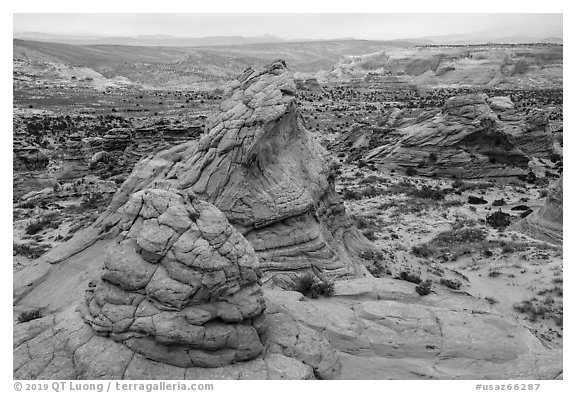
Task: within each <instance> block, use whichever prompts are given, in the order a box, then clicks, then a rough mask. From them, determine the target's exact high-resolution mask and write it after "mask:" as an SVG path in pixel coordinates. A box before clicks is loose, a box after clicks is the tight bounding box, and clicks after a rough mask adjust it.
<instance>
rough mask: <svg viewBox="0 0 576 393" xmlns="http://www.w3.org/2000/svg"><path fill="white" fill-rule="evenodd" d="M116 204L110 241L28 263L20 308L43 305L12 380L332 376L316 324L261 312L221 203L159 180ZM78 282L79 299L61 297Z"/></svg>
mask: <svg viewBox="0 0 576 393" xmlns="http://www.w3.org/2000/svg"><path fill="white" fill-rule="evenodd" d="M122 211H123V217H122V220H121V222H120V223H119V224H118V229H120V230H122V232H121V233H119V234H118V236H116V239H111V240H104V241H100V242H98V243H96V244H95V245H91V246H89V247H88V248H86V249H85V250H83V251H81V252H79V253H78V254H76V255H70V256H68V257H67V259H66V260H65V261H63V262H61V263H60V264H58V265H56V266H57V268H56V267H55V266H54V268H52V269H49V270H48V271H41V272H39V273H38V274H37V275H36V276H39V278H36V276H33V275H32V274H31V273H32V271H31V270H30V271H27V272H28V274H29V275H30V277H29V278H27V282H29V285H34V286H35V287H34V289H33V290H32V291H31V292H29V293H27V294H25V295H24V297H23V298H21V299H19V301H18V303H17V306H16V307H17V309H20V310H26V309H31V308H41V309H43V310H45V312H49V313H51V314H50V315H48V316H46V317H44V318H41V319H38V320H33V321H30V322H27V323H21V324H18V325H17V326H16V327H15V330H14V376H15V378H19V379H24V378H26V379H53V378H59V379H76V378H79V379H101V378H102V379H166V378H170V379H172V378H174V379H184V378H186V379H315V378H323V379H328V378H336V377H337V376H338V375H339V371H340V363H339V357H338V356H337V354H336V352H335V350H334V349H333V348H332V347H331V346H330V344H329V342H328V341H327V340H326V339H325V338H323V337H321V336H320V335H319V334H318V333H317V332H315V331H313V330H311V329H310V328H308V327H306V326H301V324H300V323H298V322H297V321H295V320H294V319H293V318H290V317H289V316H287V315H284V314H278V313H277V312H276V313H275V314H274V315H273V316H271V318H272V321H271V322H270V323H269V322H267V321H266V317H265V313H264V311H265V304H264V296H263V292H262V290H261V287H260V272H259V268H258V259H257V257H256V254H255V252H254V250H253V249H252V247H251V246H250V244H249V243H248V242H247V241H246V239H244V237H242V235H240V233H238V231H237V230H236V229H234V227H232V226H231V225H230V224H229V223H228V221H227V220H226V217H225V216H224V215H223V214H222V212H220V211H219V210H218V209H216V208H215V207H214V206H212V205H210V204H208V203H207V202H203V201H200V200H199V199H197V197H196V196H195V195H193V194H187V193H185V192H182V191H176V190H161V189H146V190H141V191H139V192H137V193H135V194H134V195H133V196H132V197H131V199H130V201H129V203H128V204H126V205H125V206H124V207H123V209H122ZM94 249H98V250H97V252H96V254H95V253H94V252H93V251H94ZM104 250H106V252H104ZM46 265H48V264H47V263H44V264H43V265H42V264H40V265H39V266H46ZM35 271H36V270H35ZM35 271H34V272H35ZM15 278H18V279H22V278H23V277H20V276H18V277H15ZM24 278H26V277H24ZM86 287H88V290H86ZM79 291H80V293H78V292H79ZM82 291H86V293H85V303H83V304H80V305H72V306H70V299H79V298H81V296H80V295H81V292H82ZM208 369H211V370H214V371H209V370H208Z"/></svg>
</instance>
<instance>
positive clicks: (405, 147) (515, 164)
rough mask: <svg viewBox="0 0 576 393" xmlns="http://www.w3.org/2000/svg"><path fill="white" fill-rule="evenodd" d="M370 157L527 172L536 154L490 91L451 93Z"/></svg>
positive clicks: (448, 168) (482, 172)
mask: <svg viewBox="0 0 576 393" xmlns="http://www.w3.org/2000/svg"><path fill="white" fill-rule="evenodd" d="M391 140H395V141H396V142H395V143H392V144H384V145H382V146H379V147H377V148H375V149H373V150H372V151H370V152H369V153H368V154H367V156H366V160H368V161H370V162H373V163H376V164H385V165H387V166H390V165H392V166H396V167H400V168H405V169H407V168H413V169H415V170H417V172H418V173H419V174H422V175H429V176H431V175H439V176H447V177H450V176H457V177H462V178H482V177H509V176H523V175H526V174H527V173H528V163H529V161H530V158H529V157H528V156H527V155H526V154H525V153H524V152H523V151H521V150H520V149H518V148H517V147H516V146H515V145H514V143H513V142H512V141H511V138H510V136H509V135H508V134H507V133H506V129H505V127H504V125H503V124H502V122H501V121H500V120H499V119H498V117H497V115H496V114H495V113H494V111H493V110H492V109H491V108H490V106H489V105H488V96H487V95H486V94H470V95H464V96H456V97H451V98H450V99H448V100H447V101H446V103H445V104H444V107H443V108H442V111H440V112H438V113H437V114H434V115H433V116H423V117H422V118H420V119H416V121H415V122H414V123H413V124H410V125H407V126H405V127H402V128H399V129H397V130H396V134H395V137H394V138H392V139H391Z"/></svg>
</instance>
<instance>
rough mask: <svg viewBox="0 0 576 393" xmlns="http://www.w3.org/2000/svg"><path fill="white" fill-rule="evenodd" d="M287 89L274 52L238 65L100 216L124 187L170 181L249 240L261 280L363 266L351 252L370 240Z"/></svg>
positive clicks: (114, 218) (119, 202) (348, 273)
mask: <svg viewBox="0 0 576 393" xmlns="http://www.w3.org/2000/svg"><path fill="white" fill-rule="evenodd" d="M295 91H296V87H295V84H294V80H293V78H292V75H291V74H290V73H289V72H288V71H287V69H286V65H285V63H284V62H283V61H276V62H274V63H272V64H270V65H268V66H266V67H264V68H262V69H260V70H258V71H254V70H252V69H248V70H246V71H245V72H244V73H243V74H242V75H241V76H240V77H239V78H238V79H237V80H236V81H234V82H233V83H232V84H231V86H230V87H229V88H228V89H227V90H226V92H225V93H224V99H223V101H222V103H221V104H220V111H219V112H218V113H217V114H216V115H215V116H213V117H212V118H211V119H209V121H208V126H207V130H206V133H205V135H204V136H203V137H202V139H201V140H200V142H198V143H188V144H184V145H181V146H179V147H176V148H173V149H171V150H169V151H165V152H162V153H160V154H158V155H156V156H154V157H148V158H147V159H145V160H143V161H141V162H140V163H139V164H138V165H137V166H136V168H135V169H134V171H133V173H132V174H131V176H130V177H129V178H128V179H127V180H126V182H125V184H124V185H123V186H122V187H121V189H120V190H119V192H118V193H117V194H116V196H115V198H114V200H113V201H112V203H111V205H110V207H109V209H108V210H107V212H106V214H105V215H104V216H103V217H102V218H101V220H100V221H99V222H100V224H103V223H110V224H115V223H117V222H118V220H119V216H118V214H117V212H118V209H119V208H120V207H121V206H123V205H124V204H126V202H127V200H128V196H129V195H130V194H132V193H133V192H134V191H137V190H140V189H143V188H147V187H154V188H166V187H169V188H174V189H180V190H184V191H186V192H193V193H195V194H196V195H198V197H199V198H200V199H202V200H206V201H208V202H210V203H212V204H213V205H214V206H216V207H217V208H218V209H219V210H221V211H222V212H223V213H224V214H225V215H226V217H227V218H228V220H229V221H230V223H231V224H232V225H234V226H235V227H236V228H237V229H238V230H239V231H240V233H241V234H243V235H244V236H245V237H246V239H247V240H248V241H249V242H250V243H251V244H252V246H253V247H254V250H255V251H256V253H257V254H258V257H259V259H260V268H261V270H262V272H263V274H264V279H265V280H267V279H269V278H272V277H274V282H276V283H277V284H279V285H283V286H286V285H289V284H290V282H291V281H292V280H293V278H294V277H295V276H296V275H298V274H301V273H303V272H306V271H312V272H314V273H315V274H317V275H326V276H329V277H334V278H338V277H357V276H363V275H365V274H366V270H365V268H364V266H363V265H362V264H361V263H359V261H358V256H359V254H360V253H361V252H362V251H365V250H369V249H370V248H371V246H370V244H369V243H368V241H367V240H366V239H364V238H363V237H362V235H360V234H359V232H358V231H357V230H356V229H355V228H354V227H353V224H352V222H351V221H350V219H349V218H348V217H347V216H346V213H345V211H344V205H343V203H342V201H341V199H340V197H339V196H338V195H337V194H336V192H335V190H334V185H333V181H332V174H331V169H330V168H331V166H330V164H329V161H328V154H327V152H326V150H324V148H323V147H322V146H321V145H320V144H319V143H318V142H317V141H316V140H315V139H314V137H313V136H312V134H310V133H309V132H308V131H307V130H306V129H305V128H304V127H303V125H302V122H301V119H300V117H299V112H298V109H297V104H296V101H295Z"/></svg>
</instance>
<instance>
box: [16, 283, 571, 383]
mask: <svg viewBox="0 0 576 393" xmlns="http://www.w3.org/2000/svg"><path fill="white" fill-rule="evenodd" d="M414 286H415V284H412V283H408V282H405V281H398V280H394V279H390V278H369V279H354V280H349V281H339V282H337V283H336V288H335V289H336V290H335V295H334V296H333V297H330V298H321V299H316V300H307V299H305V298H303V297H302V295H301V294H299V293H297V292H291V291H284V290H279V289H273V290H271V289H265V290H264V295H265V299H266V303H267V310H266V314H267V316H266V319H267V321H268V329H267V331H266V333H265V334H264V336H263V344H264V346H265V348H266V349H265V352H264V355H263V356H262V357H259V358H257V359H254V360H250V361H246V362H241V363H237V364H233V365H226V366H223V367H220V368H199V367H187V368H185V367H179V366H175V365H171V364H166V363H165V362H156V361H152V360H150V359H148V358H147V357H146V356H142V355H140V354H138V353H135V352H133V351H131V350H130V349H129V348H127V347H126V346H125V345H123V344H120V343H118V342H115V341H113V340H110V339H108V338H105V337H101V336H98V335H96V334H95V333H94V331H93V329H92V328H91V327H90V326H89V325H87V324H85V323H83V321H82V318H81V316H80V314H79V313H78V312H76V311H74V309H73V308H69V309H65V310H64V311H63V312H61V313H59V314H56V316H49V317H45V318H42V319H38V320H34V321H31V322H27V323H23V324H18V325H16V326H15V329H14V348H15V350H14V370H15V371H14V377H15V378H56V377H58V378H61V379H70V378H90V379H100V378H102V379H119V378H124V379H155V378H159V379H182V378H186V379H202V378H204V379H296V378H298V379H310V378H312V377H315V378H340V379H555V378H562V351H561V350H556V349H548V348H546V347H545V346H544V345H543V344H542V343H541V342H540V341H539V340H538V339H537V338H536V337H535V336H534V335H533V334H532V333H531V332H530V331H529V330H528V329H527V328H525V327H523V326H521V325H520V324H519V322H518V321H513V320H511V319H509V318H507V317H505V316H504V315H501V314H499V313H498V312H497V311H495V310H493V309H492V308H491V306H490V305H489V304H488V303H486V302H481V301H478V300H475V299H473V298H471V297H468V296H465V295H454V294H452V293H450V294H448V293H445V292H442V291H438V293H433V294H430V295H428V296H426V297H421V296H419V295H418V294H417V293H416V292H415V291H414ZM171 356H173V357H174V358H177V356H176V355H175V354H174V353H172V354H171Z"/></svg>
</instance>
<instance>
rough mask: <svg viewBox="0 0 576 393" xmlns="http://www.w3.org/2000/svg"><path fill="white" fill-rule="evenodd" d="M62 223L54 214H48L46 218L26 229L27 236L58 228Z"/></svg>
mask: <svg viewBox="0 0 576 393" xmlns="http://www.w3.org/2000/svg"><path fill="white" fill-rule="evenodd" d="M59 226H60V221H59V220H57V219H56V218H55V215H54V214H47V215H45V216H44V217H42V218H40V219H38V220H36V221H33V222H31V223H30V224H28V226H27V227H26V234H27V235H35V234H37V233H39V232H41V231H42V230H44V229H46V228H54V229H55V228H58V227H59Z"/></svg>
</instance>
